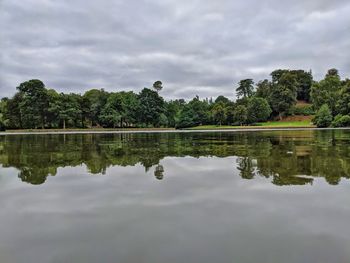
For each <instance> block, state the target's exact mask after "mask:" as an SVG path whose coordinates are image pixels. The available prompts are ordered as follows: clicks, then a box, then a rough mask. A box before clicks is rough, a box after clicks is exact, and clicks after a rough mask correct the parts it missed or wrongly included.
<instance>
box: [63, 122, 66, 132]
mask: <svg viewBox="0 0 350 263" xmlns="http://www.w3.org/2000/svg"><path fill="white" fill-rule="evenodd" d="M63 129H64V130H65V129H66V120H63Z"/></svg>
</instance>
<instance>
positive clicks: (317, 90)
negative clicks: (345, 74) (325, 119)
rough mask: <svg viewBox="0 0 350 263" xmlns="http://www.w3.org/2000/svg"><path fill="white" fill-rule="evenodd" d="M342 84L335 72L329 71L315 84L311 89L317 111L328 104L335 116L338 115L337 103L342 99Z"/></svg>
mask: <svg viewBox="0 0 350 263" xmlns="http://www.w3.org/2000/svg"><path fill="white" fill-rule="evenodd" d="M341 87H342V82H341V80H340V77H339V75H338V73H337V71H335V70H329V71H328V73H327V75H326V76H325V78H324V79H323V80H321V81H320V82H315V83H314V84H313V85H312V88H311V100H312V103H313V105H314V108H315V109H316V110H318V109H320V108H321V106H322V105H324V104H327V105H328V107H329V109H330V110H331V112H332V114H333V116H334V115H336V113H337V111H336V106H337V102H338V100H339V99H340V91H341Z"/></svg>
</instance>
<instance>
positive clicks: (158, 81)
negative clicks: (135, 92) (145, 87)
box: [153, 80, 163, 92]
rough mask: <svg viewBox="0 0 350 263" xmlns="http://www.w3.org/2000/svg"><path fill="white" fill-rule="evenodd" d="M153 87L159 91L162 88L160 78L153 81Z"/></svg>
mask: <svg viewBox="0 0 350 263" xmlns="http://www.w3.org/2000/svg"><path fill="white" fill-rule="evenodd" d="M153 88H154V89H155V90H156V91H157V92H159V91H161V90H162V89H163V83H162V82H161V81H160V80H157V81H156V82H154V83H153Z"/></svg>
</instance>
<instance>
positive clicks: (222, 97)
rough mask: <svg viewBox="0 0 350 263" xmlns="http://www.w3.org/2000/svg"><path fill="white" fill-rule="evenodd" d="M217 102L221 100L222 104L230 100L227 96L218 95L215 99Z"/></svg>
mask: <svg viewBox="0 0 350 263" xmlns="http://www.w3.org/2000/svg"><path fill="white" fill-rule="evenodd" d="M219 102H222V103H223V104H225V105H227V104H229V103H230V100H229V99H228V98H226V97H225V96H222V95H220V96H219V97H217V98H216V100H215V103H219Z"/></svg>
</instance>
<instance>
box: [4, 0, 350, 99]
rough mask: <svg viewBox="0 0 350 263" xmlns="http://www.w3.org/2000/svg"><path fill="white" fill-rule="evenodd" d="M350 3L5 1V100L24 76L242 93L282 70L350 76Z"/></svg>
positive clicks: (65, 84)
mask: <svg viewBox="0 0 350 263" xmlns="http://www.w3.org/2000/svg"><path fill="white" fill-rule="evenodd" d="M349 14H350V1H349V0H334V1H329V0H294V1H281V0H265V1H261V0H235V1H232V0H227V1H226V0H215V1H213V0H123V1H120V0H113V1H112V0H99V1H95V0H59V1H58V0H21V1H14V0H0V97H3V96H12V95H13V94H14V93H15V92H16V87H17V86H18V84H20V83H21V82H24V81H26V80H29V79H40V80H42V81H43V82H44V83H45V85H46V87H47V88H54V89H56V90H57V91H60V92H77V93H84V92H85V91H87V90H89V89H92V88H103V89H105V90H107V91H120V90H133V91H135V92H139V91H140V90H141V89H142V88H143V87H151V86H152V84H153V82H154V81H156V80H161V81H162V82H163V87H164V88H163V90H162V91H161V95H162V96H163V97H165V98H166V99H176V98H185V99H189V98H192V97H194V96H195V95H199V96H200V97H201V98H205V97H214V98H215V97H217V96H218V95H224V96H227V97H229V98H231V99H233V98H234V95H235V88H236V87H237V83H238V81H239V80H241V79H245V78H253V79H254V80H255V81H256V82H258V81H259V80H262V79H265V78H269V73H270V72H271V71H273V70H274V69H277V68H290V69H305V70H310V69H312V72H313V74H314V77H315V79H320V78H322V77H323V76H324V75H325V73H326V71H327V69H329V68H337V69H338V70H339V72H340V75H341V76H342V77H350V15H349Z"/></svg>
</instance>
